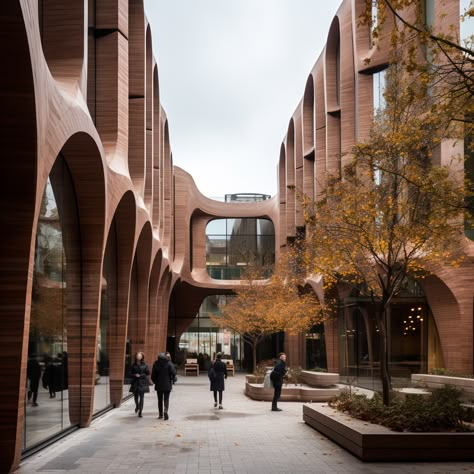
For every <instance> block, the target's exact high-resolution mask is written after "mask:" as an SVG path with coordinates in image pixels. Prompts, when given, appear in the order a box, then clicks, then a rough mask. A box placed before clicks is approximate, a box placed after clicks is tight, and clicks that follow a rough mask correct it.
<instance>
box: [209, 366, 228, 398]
mask: <svg viewBox="0 0 474 474" xmlns="http://www.w3.org/2000/svg"><path fill="white" fill-rule="evenodd" d="M212 369H214V377H211V375H212ZM208 376H209V380H210V381H211V387H210V390H211V391H214V390H218V391H221V390H222V391H223V390H225V383H224V379H226V378H227V366H226V364H225V363H224V362H222V361H221V360H219V359H217V360H216V361H215V362H214V363H213V364H211V366H210V367H209V371H208Z"/></svg>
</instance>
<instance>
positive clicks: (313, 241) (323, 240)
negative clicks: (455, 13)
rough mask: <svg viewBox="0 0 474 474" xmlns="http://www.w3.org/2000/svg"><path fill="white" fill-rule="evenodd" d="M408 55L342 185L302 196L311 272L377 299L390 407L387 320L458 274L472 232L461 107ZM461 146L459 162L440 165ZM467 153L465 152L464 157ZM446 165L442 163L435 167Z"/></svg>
mask: <svg viewBox="0 0 474 474" xmlns="http://www.w3.org/2000/svg"><path fill="white" fill-rule="evenodd" d="M425 79H426V78H425V77H424V76H423V81H420V75H419V73H418V71H407V69H406V67H405V63H404V62H403V61H401V60H400V52H399V51H394V52H393V53H392V55H391V64H390V66H389V68H388V69H387V73H386V89H385V94H384V97H385V107H384V108H382V109H381V110H379V111H378V113H377V115H376V116H375V118H374V121H373V124H372V127H371V130H370V134H369V136H368V138H367V139H366V140H365V141H362V142H359V143H356V144H355V145H354V146H353V148H352V150H350V156H349V157H347V158H346V159H347V161H348V162H349V164H347V166H345V168H344V169H343V170H342V172H341V176H332V177H329V178H328V181H327V183H326V186H325V187H323V189H321V190H320V198H318V201H317V202H315V201H313V200H311V199H309V198H308V197H305V196H300V197H301V202H302V205H303V209H304V215H305V221H306V225H307V235H308V237H307V242H306V252H307V253H306V255H307V264H308V265H309V267H308V271H309V272H310V273H313V274H316V273H318V274H321V275H322V276H323V278H324V280H325V282H326V284H339V283H343V284H348V285H351V286H352V287H353V288H355V289H356V290H357V292H358V293H359V295H360V296H364V297H367V298H369V299H370V300H371V301H372V303H373V306H374V307H375V308H376V310H375V313H376V314H375V318H376V324H377V327H378V330H379V332H378V333H377V334H378V335H379V339H380V340H379V342H380V343H379V348H380V355H379V356H380V367H381V379H382V387H383V399H384V403H385V404H388V403H389V400H390V391H391V382H390V373H389V365H388V350H387V347H388V346H387V337H388V334H387V317H388V315H389V311H390V305H391V303H392V301H393V299H394V298H395V297H396V296H397V295H399V294H400V293H401V292H402V290H403V289H404V287H406V285H407V283H408V282H409V281H410V280H419V279H420V278H423V277H424V276H426V275H428V274H429V273H430V272H431V271H432V270H433V269H434V268H435V266H437V265H446V264H452V265H457V264H458V263H459V261H460V256H459V254H458V252H459V249H460V248H461V239H462V238H463V230H464V218H463V217H464V216H463V212H464V198H465V194H466V192H467V190H466V187H465V182H464V180H463V167H462V156H461V155H460V154H457V153H456V150H457V149H456V146H454V145H455V144H456V139H457V137H461V136H462V130H461V131H460V130H459V129H457V126H456V123H455V122H453V120H452V118H453V115H454V114H455V110H454V108H455V107H456V106H455V101H451V100H450V99H449V100H446V102H442V103H440V102H439V101H438V100H437V99H435V98H434V96H433V95H432V94H431V93H430V84H429V83H428V82H426V81H425ZM447 139H449V140H451V141H450V142H449V143H451V145H453V146H452V148H451V150H452V151H453V156H452V157H451V159H450V160H449V162H446V163H443V164H442V163H441V162H440V161H439V160H438V158H437V157H438V151H439V146H440V144H441V143H442V142H443V141H445V140H447ZM461 150H462V148H461ZM435 157H436V159H435Z"/></svg>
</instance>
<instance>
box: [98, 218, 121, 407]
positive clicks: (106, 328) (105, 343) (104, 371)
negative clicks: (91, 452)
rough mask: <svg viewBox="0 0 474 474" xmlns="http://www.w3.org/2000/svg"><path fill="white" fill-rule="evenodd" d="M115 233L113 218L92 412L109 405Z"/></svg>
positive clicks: (114, 294)
mask: <svg viewBox="0 0 474 474" xmlns="http://www.w3.org/2000/svg"><path fill="white" fill-rule="evenodd" d="M116 255H117V233H116V225H115V218H114V219H113V221H112V225H111V226H110V231H109V237H108V239H107V246H106V249H105V255H104V263H103V266H102V287H101V301H100V326H99V334H98V339H97V357H96V360H97V370H96V376H95V389H94V411H98V410H102V409H104V408H106V407H108V406H109V405H110V381H109V340H110V337H109V336H110V321H111V320H112V319H113V318H114V316H115V315H116V314H117V313H116V301H117V299H116V298H117V291H116V290H117V278H116V274H117V265H116V263H117V259H116Z"/></svg>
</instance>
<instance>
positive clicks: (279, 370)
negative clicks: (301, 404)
mask: <svg viewBox="0 0 474 474" xmlns="http://www.w3.org/2000/svg"><path fill="white" fill-rule="evenodd" d="M285 374H286V365H285V363H284V362H283V361H282V360H281V359H278V360H277V362H276V364H275V367H273V370H272V372H271V374H270V378H271V380H272V382H273V385H276V386H277V387H279V386H281V385H283V377H284V376H285Z"/></svg>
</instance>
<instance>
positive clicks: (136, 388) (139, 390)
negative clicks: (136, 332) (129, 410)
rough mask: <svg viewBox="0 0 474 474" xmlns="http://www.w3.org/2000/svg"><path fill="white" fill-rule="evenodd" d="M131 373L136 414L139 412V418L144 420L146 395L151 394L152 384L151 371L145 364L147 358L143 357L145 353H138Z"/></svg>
mask: <svg viewBox="0 0 474 474" xmlns="http://www.w3.org/2000/svg"><path fill="white" fill-rule="evenodd" d="M130 373H131V378H132V385H131V387H130V389H131V390H132V392H133V396H134V398H135V413H137V412H138V416H139V417H140V418H142V412H143V402H144V400H145V393H149V392H150V384H149V382H148V377H149V376H150V369H149V368H148V365H147V364H146V362H145V356H144V355H143V352H137V353H136V354H135V362H134V363H133V364H132V367H131V369H130Z"/></svg>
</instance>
